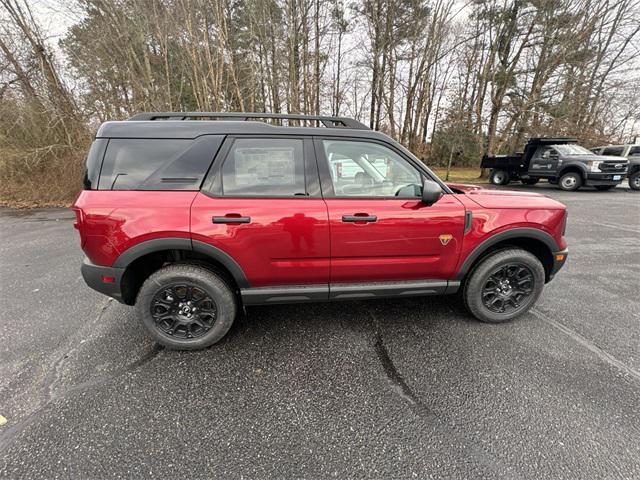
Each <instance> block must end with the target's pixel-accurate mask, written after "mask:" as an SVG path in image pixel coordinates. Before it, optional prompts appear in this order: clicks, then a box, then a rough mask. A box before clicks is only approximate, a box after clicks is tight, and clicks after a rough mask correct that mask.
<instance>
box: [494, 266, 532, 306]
mask: <svg viewBox="0 0 640 480" xmlns="http://www.w3.org/2000/svg"><path fill="white" fill-rule="evenodd" d="M534 282H535V279H534V276H533V272H532V271H531V270H530V269H529V268H528V267H527V266H526V265H524V264H520V263H510V264H507V265H503V266H501V267H499V268H497V269H495V270H494V271H493V272H492V273H491V274H490V275H489V277H488V278H487V280H486V282H485V284H484V286H483V287H482V303H483V304H484V306H485V307H486V308H487V309H489V310H490V311H492V312H495V313H509V314H510V313H516V312H517V311H518V310H519V309H521V308H522V307H523V305H526V304H527V300H528V299H529V297H530V296H531V293H532V292H533V287H534Z"/></svg>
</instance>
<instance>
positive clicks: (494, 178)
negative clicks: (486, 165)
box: [489, 170, 509, 185]
mask: <svg viewBox="0 0 640 480" xmlns="http://www.w3.org/2000/svg"><path fill="white" fill-rule="evenodd" d="M489 182H491V183H492V184H494V185H507V184H508V183H509V172H507V171H506V170H491V175H489Z"/></svg>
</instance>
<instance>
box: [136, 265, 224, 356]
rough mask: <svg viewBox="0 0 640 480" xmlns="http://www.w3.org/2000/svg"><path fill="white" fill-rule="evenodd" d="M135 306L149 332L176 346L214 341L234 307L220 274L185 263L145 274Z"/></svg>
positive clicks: (194, 346)
mask: <svg viewBox="0 0 640 480" xmlns="http://www.w3.org/2000/svg"><path fill="white" fill-rule="evenodd" d="M136 308H137V310H138V314H139V315H140V318H141V319H142V323H143V324H144V326H145V327H146V328H147V330H148V331H149V333H150V334H151V336H152V337H153V338H154V339H155V340H156V341H157V342H158V343H160V344H162V345H164V346H165V347H168V348H171V349H175V350H197V349H200V348H205V347H208V346H210V345H213V344H214V343H216V342H217V341H218V340H220V339H221V338H222V337H224V336H225V334H226V333H227V332H228V331H229V328H231V325H232V324H233V321H234V319H235V317H236V309H237V307H236V300H235V297H234V294H233V292H232V290H231V288H229V286H228V285H227V283H226V282H225V281H224V280H222V278H221V277H219V276H218V275H216V274H215V273H214V272H212V271H210V270H208V269H207V268H205V267H202V266H198V265H188V264H183V265H181V264H175V265H169V266H167V267H164V268H162V269H160V270H158V271H157V272H155V273H153V274H152V275H151V276H150V277H149V278H147V280H146V281H145V282H144V284H143V285H142V287H141V288H140V292H139V293H138V298H137V300H136Z"/></svg>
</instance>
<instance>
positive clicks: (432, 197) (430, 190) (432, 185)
mask: <svg viewBox="0 0 640 480" xmlns="http://www.w3.org/2000/svg"><path fill="white" fill-rule="evenodd" d="M440 197H442V187H440V185H438V184H437V183H436V182H434V181H433V180H426V179H425V180H423V181H422V203H424V204H425V205H428V206H431V205H433V204H434V203H436V202H437V201H438V200H440Z"/></svg>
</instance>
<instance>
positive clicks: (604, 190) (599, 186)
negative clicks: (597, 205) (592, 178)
mask: <svg viewBox="0 0 640 480" xmlns="http://www.w3.org/2000/svg"><path fill="white" fill-rule="evenodd" d="M595 187H596V190H600V191H601V192H606V191H607V190H611V189H612V188H613V187H615V185H596V186H595Z"/></svg>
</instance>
